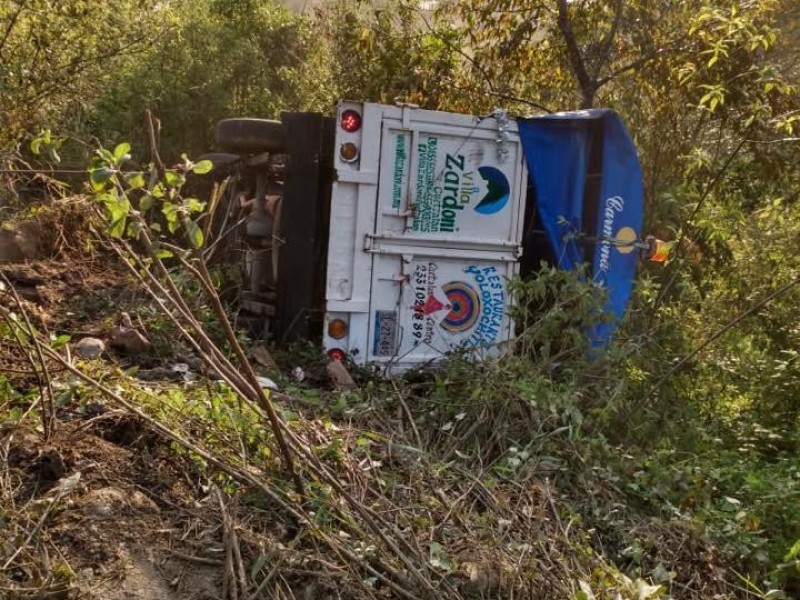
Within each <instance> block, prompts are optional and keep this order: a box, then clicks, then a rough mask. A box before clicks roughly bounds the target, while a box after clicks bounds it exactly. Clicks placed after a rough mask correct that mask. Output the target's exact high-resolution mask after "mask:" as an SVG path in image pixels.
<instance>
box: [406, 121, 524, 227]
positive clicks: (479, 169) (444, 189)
mask: <svg viewBox="0 0 800 600" xmlns="http://www.w3.org/2000/svg"><path fill="white" fill-rule="evenodd" d="M405 139H406V138H405V136H403V135H398V136H397V138H396V140H397V142H396V145H395V161H394V165H395V166H394V181H395V182H400V181H402V180H403V178H404V175H405V169H406V161H405V156H406V143H405ZM401 140H402V141H401ZM454 142H458V144H455V143H454ZM473 147H474V145H473ZM465 150H466V148H465V147H464V142H463V140H454V139H453V138H448V137H446V136H437V135H433V134H428V135H424V136H422V137H421V139H420V142H419V143H418V144H417V147H416V148H415V149H414V151H415V153H416V173H414V174H415V175H416V177H415V182H414V185H415V192H416V194H415V197H416V203H415V207H414V218H413V221H412V223H411V230H412V231H413V232H416V233H456V232H459V231H461V229H462V222H463V221H464V220H465V219H466V220H469V217H466V216H465V213H466V214H467V215H478V216H483V217H486V216H491V215H494V214H497V213H499V212H500V211H502V210H503V209H504V208H506V206H507V205H508V203H509V199H510V197H511V183H510V182H509V177H508V175H507V174H506V173H504V172H503V170H501V169H500V168H499V167H498V166H495V165H492V164H489V163H488V161H487V162H486V163H485V164H483V159H484V158H485V153H484V152H482V151H478V152H476V151H475V150H474V149H473V151H472V152H466V151H465ZM393 191H394V192H395V193H394V194H393V195H392V206H393V207H399V198H400V192H401V188H400V186H399V184H397V183H396V185H395V188H394V190H393Z"/></svg>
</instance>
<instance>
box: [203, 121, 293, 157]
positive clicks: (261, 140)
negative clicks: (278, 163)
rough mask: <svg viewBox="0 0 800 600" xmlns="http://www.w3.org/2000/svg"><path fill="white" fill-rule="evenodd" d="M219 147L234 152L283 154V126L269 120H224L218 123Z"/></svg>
mask: <svg viewBox="0 0 800 600" xmlns="http://www.w3.org/2000/svg"><path fill="white" fill-rule="evenodd" d="M215 137H216V140H217V145H218V146H219V147H220V148H222V149H224V150H229V151H233V152H282V151H283V150H284V149H285V148H286V140H285V138H284V135H283V125H282V124H281V122H280V121H268V120H267V119H224V120H222V121H220V122H219V123H217V131H216V136H215Z"/></svg>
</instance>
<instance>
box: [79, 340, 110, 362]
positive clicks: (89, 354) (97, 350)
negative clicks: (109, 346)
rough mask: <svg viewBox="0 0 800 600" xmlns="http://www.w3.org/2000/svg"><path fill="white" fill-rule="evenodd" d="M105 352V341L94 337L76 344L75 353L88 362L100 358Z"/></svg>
mask: <svg viewBox="0 0 800 600" xmlns="http://www.w3.org/2000/svg"><path fill="white" fill-rule="evenodd" d="M105 351H106V345H105V343H104V342H103V340H99V339H97V338H93V337H85V338H83V339H81V340H80V341H78V343H77V344H75V352H76V353H77V354H78V356H80V357H81V358H85V359H87V360H93V359H95V358H98V357H99V356H100V355H101V354H102V353H103V352H105Z"/></svg>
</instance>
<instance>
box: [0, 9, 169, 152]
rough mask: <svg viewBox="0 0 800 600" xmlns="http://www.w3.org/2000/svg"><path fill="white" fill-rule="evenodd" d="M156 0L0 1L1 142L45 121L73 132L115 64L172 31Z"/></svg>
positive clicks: (10, 142)
mask: <svg viewBox="0 0 800 600" xmlns="http://www.w3.org/2000/svg"><path fill="white" fill-rule="evenodd" d="M169 14H170V11H169V9H168V6H167V3H164V2H159V1H157V0H142V1H139V0H136V1H134V0H107V1H105V2H94V1H91V0H74V1H70V2H60V1H58V0H0V148H6V149H7V148H8V147H9V146H11V145H13V143H14V142H15V141H16V140H18V139H19V138H20V137H22V136H24V135H26V134H29V133H32V132H36V131H37V130H39V129H41V128H42V127H43V126H45V125H49V126H50V127H51V128H53V129H54V130H59V131H61V132H67V131H70V130H74V129H75V126H76V124H77V123H80V122H81V121H82V118H83V117H84V116H85V115H86V113H87V112H88V111H89V110H91V106H92V103H93V101H94V100H95V99H96V98H97V96H98V95H99V94H100V93H101V91H102V90H103V89H105V88H106V87H107V86H108V85H109V82H111V81H112V73H113V72H114V65H115V64H117V62H118V61H119V60H121V59H122V58H123V57H131V56H135V55H138V54H140V53H141V52H143V51H144V50H146V49H147V48H148V47H150V46H151V44H153V43H154V41H157V40H159V39H160V38H161V37H162V36H163V35H165V34H166V33H167V32H168V31H169V29H170V22H171V21H170V17H169Z"/></svg>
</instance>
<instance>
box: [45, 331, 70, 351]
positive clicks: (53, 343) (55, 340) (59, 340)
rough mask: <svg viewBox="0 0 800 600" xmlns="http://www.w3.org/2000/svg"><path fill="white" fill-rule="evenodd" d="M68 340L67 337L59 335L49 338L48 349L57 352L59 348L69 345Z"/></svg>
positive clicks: (68, 337)
mask: <svg viewBox="0 0 800 600" xmlns="http://www.w3.org/2000/svg"><path fill="white" fill-rule="evenodd" d="M70 339H72V338H71V337H70V336H68V335H65V334H64V335H59V336H52V335H51V336H50V347H51V348H52V349H53V350H58V349H59V348H63V347H64V346H65V345H66V344H67V343H69V341H70Z"/></svg>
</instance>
